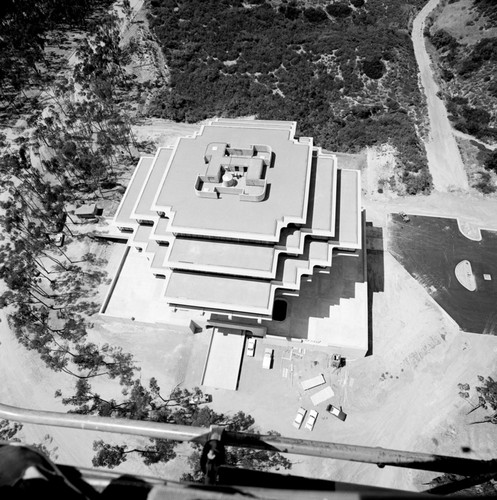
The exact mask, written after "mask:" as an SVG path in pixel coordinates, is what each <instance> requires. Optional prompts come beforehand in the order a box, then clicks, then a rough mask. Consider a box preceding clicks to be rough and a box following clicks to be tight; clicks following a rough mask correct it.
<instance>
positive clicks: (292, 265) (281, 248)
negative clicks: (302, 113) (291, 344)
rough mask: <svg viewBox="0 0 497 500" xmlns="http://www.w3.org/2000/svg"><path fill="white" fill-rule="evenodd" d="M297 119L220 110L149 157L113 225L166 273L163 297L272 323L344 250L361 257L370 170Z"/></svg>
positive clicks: (176, 304)
mask: <svg viewBox="0 0 497 500" xmlns="http://www.w3.org/2000/svg"><path fill="white" fill-rule="evenodd" d="M295 130H296V123H295V122H283V121H260V120H234V119H216V120H212V121H210V122H209V123H207V124H206V125H204V126H202V128H201V129H200V131H199V132H198V133H197V134H196V135H194V136H192V137H183V138H180V139H179V140H178V141H177V143H176V145H175V146H174V147H166V148H159V150H158V151H157V153H156V155H155V156H154V157H142V158H141V159H140V161H139V163H138V166H137V167H136V170H135V172H134V175H133V177H132V179H131V181H130V183H129V185H128V188H127V190H126V193H125V194H124V197H123V199H122V201H121V204H120V205H119V208H118V210H117V212H116V214H115V217H114V224H115V225H116V226H117V227H118V228H119V229H120V230H121V231H122V232H125V233H129V239H128V245H130V246H132V247H135V248H137V249H139V251H141V252H143V253H144V254H145V255H146V256H147V257H148V259H149V261H150V272H151V273H153V274H154V275H155V276H157V277H158V278H162V279H164V288H163V300H164V307H170V308H173V309H174V308H186V309H195V310H201V311H205V313H206V314H207V315H210V317H211V320H212V321H213V322H217V323H219V324H221V323H223V324H224V323H226V324H227V323H230V322H231V323H232V324H235V323H236V324H259V325H260V324H264V323H263V322H264V321H266V320H268V321H270V320H271V319H272V317H273V307H274V303H275V300H277V299H278V297H279V296H281V294H284V293H290V294H292V295H298V293H299V290H300V288H301V283H302V280H303V277H306V276H312V275H313V273H314V270H315V268H322V269H326V268H330V266H332V261H333V256H334V254H336V253H337V252H339V253H340V254H341V255H351V256H353V257H356V258H357V257H360V258H362V257H363V254H362V248H363V219H362V212H361V205H360V172H359V171H358V170H348V169H342V168H340V166H339V165H338V164H337V158H336V156H335V155H333V154H328V153H324V152H322V151H321V149H320V148H316V147H314V145H313V140H312V138H308V137H301V138H299V139H296V138H295ZM359 260H360V259H359ZM364 281H365V280H364ZM366 316H367V312H366Z"/></svg>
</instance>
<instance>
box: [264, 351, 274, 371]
mask: <svg viewBox="0 0 497 500" xmlns="http://www.w3.org/2000/svg"><path fill="white" fill-rule="evenodd" d="M273 352H274V351H273V349H271V348H269V347H266V350H265V351H264V358H263V359H262V368H265V369H266V370H270V369H271V366H272V365H273Z"/></svg>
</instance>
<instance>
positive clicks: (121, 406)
mask: <svg viewBox="0 0 497 500" xmlns="http://www.w3.org/2000/svg"><path fill="white" fill-rule="evenodd" d="M56 396H58V397H60V396H62V394H61V392H60V391H57V393H56ZM123 396H124V397H123V398H122V400H121V401H116V400H114V399H111V400H104V399H102V398H101V397H100V395H98V394H96V393H94V392H93V391H92V388H91V385H90V381H89V380H88V379H85V380H78V381H77V382H76V391H75V394H74V396H71V397H66V398H63V399H62V402H63V404H65V405H70V406H73V408H72V409H71V410H70V412H74V413H80V414H85V415H89V414H95V415H101V416H112V417H115V418H128V419H133V420H149V421H153V422H164V423H175V424H181V425H192V426H196V427H206V428H208V427H209V426H211V425H223V426H225V427H226V429H227V430H230V431H249V432H254V431H253V426H254V424H255V422H254V419H253V417H252V416H251V415H247V414H245V413H244V412H241V411H240V412H237V413H235V414H234V415H231V416H229V415H226V414H223V413H216V412H215V411H213V410H212V409H211V408H209V407H207V406H205V405H203V403H202V401H203V400H204V398H203V393H202V391H201V390H200V389H199V388H198V387H195V388H194V389H193V390H188V389H181V388H179V387H176V388H175V389H174V390H173V391H172V392H171V393H170V394H169V395H168V396H167V397H166V396H164V395H162V393H161V390H160V387H159V385H158V384H157V380H156V379H154V378H152V379H150V381H149V385H148V388H147V387H144V386H143V385H142V383H141V382H140V380H135V381H134V382H133V384H132V385H131V386H129V388H128V389H125V390H123ZM177 444H178V443H177V442H175V441H168V440H164V439H150V440H149V444H148V445H146V446H141V447H136V448H132V449H128V447H127V446H125V445H120V444H118V445H110V444H108V443H105V442H104V441H101V440H100V441H95V443H94V450H95V451H96V455H95V457H94V460H93V464H94V465H98V466H102V467H110V468H112V467H116V466H117V465H120V464H121V463H123V462H125V461H126V460H127V456H128V455H129V454H131V453H135V454H137V455H138V456H140V457H141V459H142V460H143V462H144V463H145V465H150V464H154V463H158V462H163V463H165V462H168V461H170V460H172V459H173V458H175V456H176V452H175V448H176V446H177ZM193 451H194V453H195V452H198V451H199V448H198V447H196V446H195V445H194V450H193ZM228 457H229V463H231V464H232V465H239V466H246V465H247V464H251V465H252V466H253V467H254V468H256V469H257V470H268V469H270V468H278V467H284V468H287V469H288V468H290V467H291V463H290V462H289V461H288V460H287V459H286V458H284V457H283V456H281V455H279V454H272V453H270V452H259V451H256V450H230V452H229V453H228ZM192 460H193V459H192ZM264 462H265V463H266V465H264ZM264 467H265V468H264ZM193 474H194V475H198V474H199V471H193Z"/></svg>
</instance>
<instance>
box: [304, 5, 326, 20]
mask: <svg viewBox="0 0 497 500" xmlns="http://www.w3.org/2000/svg"><path fill="white" fill-rule="evenodd" d="M304 17H305V18H306V19H307V20H308V21H310V22H311V23H322V22H323V21H326V20H327V19H328V16H327V15H326V12H325V11H324V10H323V9H314V8H312V7H309V8H308V9H305V10H304Z"/></svg>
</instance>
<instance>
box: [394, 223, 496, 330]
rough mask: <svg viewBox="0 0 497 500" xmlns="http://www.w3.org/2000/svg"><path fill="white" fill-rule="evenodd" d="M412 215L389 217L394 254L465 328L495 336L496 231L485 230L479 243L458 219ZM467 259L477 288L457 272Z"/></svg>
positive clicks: (462, 327)
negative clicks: (462, 281)
mask: <svg viewBox="0 0 497 500" xmlns="http://www.w3.org/2000/svg"><path fill="white" fill-rule="evenodd" d="M408 215H409V218H410V222H404V221H402V219H401V217H400V216H399V215H398V214H391V215H390V217H389V221H388V249H389V251H390V253H391V254H392V255H393V256H394V257H395V258H396V259H397V260H398V261H399V262H400V263H401V264H402V265H403V266H404V267H405V269H406V270H407V271H408V272H409V273H410V274H411V275H412V276H413V277H414V278H415V279H416V280H417V281H419V282H420V283H421V284H422V285H423V287H424V288H425V289H426V291H427V292H428V293H429V294H430V295H431V296H432V297H433V299H434V300H435V301H436V302H437V303H438V304H439V305H440V306H441V307H442V308H443V309H444V310H445V311H446V312H447V313H448V314H449V315H450V316H451V317H452V318H453V319H454V320H455V321H456V323H457V324H458V325H459V326H460V328H461V329H462V330H463V331H465V332H472V333H484V334H489V335H497V232H495V231H485V230H482V231H481V235H482V239H481V241H474V240H470V239H468V238H466V237H465V236H464V235H462V234H461V232H460V231H459V227H458V225H457V220H456V219H445V218H439V217H426V216H416V215H411V214H408ZM464 259H467V260H469V261H470V263H471V266H472V269H473V274H474V275H475V279H476V287H477V288H476V291H474V292H470V291H469V290H467V289H466V288H464V287H463V286H462V285H461V284H460V283H459V282H458V280H457V278H456V276H455V272H454V271H455V267H456V265H457V263H458V262H460V261H461V260H464ZM484 274H489V275H490V276H491V280H485V279H484V277H483V275H484Z"/></svg>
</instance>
